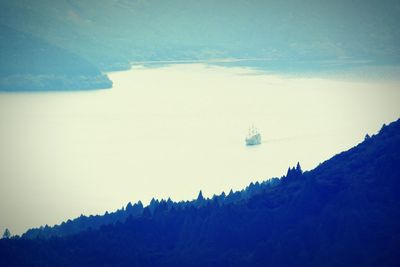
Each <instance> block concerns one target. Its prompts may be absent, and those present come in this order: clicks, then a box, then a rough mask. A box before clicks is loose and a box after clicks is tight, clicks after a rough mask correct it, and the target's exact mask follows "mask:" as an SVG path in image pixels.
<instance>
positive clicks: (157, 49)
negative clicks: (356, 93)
mask: <svg viewBox="0 0 400 267" xmlns="http://www.w3.org/2000/svg"><path fill="white" fill-rule="evenodd" d="M399 14H400V3H399V1H396V0H354V1H344V0H333V1H332V0H329V1H328V0H322V1H321V0H308V1H302V2H299V1H296V0H268V1H266V0H146V1H142V0H113V1H109V0H98V1H79V0H58V1H51V0H37V1H34V2H32V1H29V0H19V1H12V0H3V1H1V3H0V24H3V25H7V26H9V27H11V28H14V29H17V30H20V31H22V32H26V33H30V34H32V35H34V36H37V37H40V38H43V39H44V40H46V41H48V42H49V43H51V44H54V45H57V46H59V47H62V48H65V49H67V50H69V51H71V52H73V53H75V54H77V55H79V56H81V57H83V58H85V59H86V60H88V61H89V62H91V63H92V64H94V65H96V66H97V67H99V68H100V69H101V70H115V69H123V68H127V67H128V66H129V62H131V61H138V60H172V59H207V58H225V57H236V58H264V59H268V60H272V61H277V62H285V64H284V66H282V68H287V67H288V66H290V65H291V64H292V63H293V62H295V63H294V64H296V62H299V61H300V62H304V61H307V62H315V61H324V62H327V64H326V65H324V66H325V67H328V66H330V67H332V66H336V65H337V64H340V63H341V62H342V63H343V62H347V63H352V64H366V63H368V62H370V63H371V62H373V63H374V64H399V63H400V48H399V46H398V44H399V43H400V29H399V27H398V17H399ZM304 66H305V65H304V64H303V65H302V67H304ZM318 67H321V65H318Z"/></svg>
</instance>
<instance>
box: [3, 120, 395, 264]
mask: <svg viewBox="0 0 400 267" xmlns="http://www.w3.org/2000/svg"><path fill="white" fill-rule="evenodd" d="M399 164H400V120H398V121H396V122H394V123H392V124H390V125H389V126H385V127H383V128H382V130H381V131H380V133H379V134H377V135H376V136H373V137H371V138H369V139H366V140H365V141H364V142H363V143H361V144H360V145H358V146H356V147H355V148H352V149H350V150H349V151H346V152H343V153H341V154H339V155H337V156H335V157H333V158H332V159H330V160H328V161H326V162H324V163H323V164H321V165H320V166H318V167H317V168H316V169H314V170H312V171H310V172H306V173H304V174H301V172H297V171H294V170H291V171H290V172H289V173H288V175H287V176H285V177H284V178H283V179H282V181H281V183H279V184H278V185H277V186H274V187H269V188H267V189H266V190H264V192H263V193H260V194H256V195H254V196H252V197H251V198H249V199H245V200H242V201H239V202H236V203H233V204H229V205H222V206H220V205H219V203H218V202H217V201H215V202H211V203H208V204H206V205H204V206H200V207H190V208H185V209H176V208H173V207H171V208H169V207H168V205H166V203H164V204H163V205H159V206H158V207H157V209H156V210H155V211H154V212H153V214H151V213H149V212H146V211H144V212H143V216H141V217H139V218H133V217H132V218H128V219H127V221H126V222H125V223H117V224H116V225H110V226H106V227H101V228H100V230H98V231H87V232H83V233H80V234H78V235H75V236H70V237H66V238H52V239H50V240H47V241H46V240H41V239H37V240H26V239H15V240H1V241H0V263H2V264H3V265H4V264H6V265H7V266H13V265H16V266H24V265H32V264H33V265H35V264H37V265H41V266H44V265H54V264H56V265H58V266H226V265H228V266H398V265H399V263H400V257H399V255H398V248H399V246H400V234H399V233H400V224H399V221H400V220H399V219H400V195H399V194H398V192H399V190H400V170H399V168H398V166H400V165H399Z"/></svg>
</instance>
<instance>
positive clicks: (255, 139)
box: [246, 126, 261, 146]
mask: <svg viewBox="0 0 400 267" xmlns="http://www.w3.org/2000/svg"><path fill="white" fill-rule="evenodd" d="M259 144H261V134H260V133H259V132H258V131H257V128H255V127H254V126H252V127H250V129H249V134H248V136H247V137H246V145H247V146H255V145H259Z"/></svg>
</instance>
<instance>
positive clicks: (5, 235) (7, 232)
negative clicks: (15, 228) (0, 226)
mask: <svg viewBox="0 0 400 267" xmlns="http://www.w3.org/2000/svg"><path fill="white" fill-rule="evenodd" d="M10 237H11V233H10V230H8V228H6V230H4V234H3V238H6V239H8V238H10Z"/></svg>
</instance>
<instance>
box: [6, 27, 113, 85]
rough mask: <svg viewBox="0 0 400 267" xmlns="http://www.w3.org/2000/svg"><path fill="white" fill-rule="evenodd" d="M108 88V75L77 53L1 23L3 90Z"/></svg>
mask: <svg viewBox="0 0 400 267" xmlns="http://www.w3.org/2000/svg"><path fill="white" fill-rule="evenodd" d="M109 87H111V81H110V80H109V79H108V78H107V76H105V75H103V74H102V73H101V72H100V71H99V69H98V68H97V67H95V66H94V65H92V64H90V63H88V62H87V61H86V60H85V59H83V58H81V57H79V56H78V55H76V54H73V53H71V52H69V51H67V50H65V49H63V48H60V47H57V46H54V45H52V44H49V43H48V42H46V41H44V40H42V39H40V38H37V37H34V36H32V35H30V34H26V33H23V32H20V31H17V30H14V29H12V28H10V27H8V26H2V25H0V91H21V90H23V91H40V90H73V89H75V90H77V89H96V88H109Z"/></svg>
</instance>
